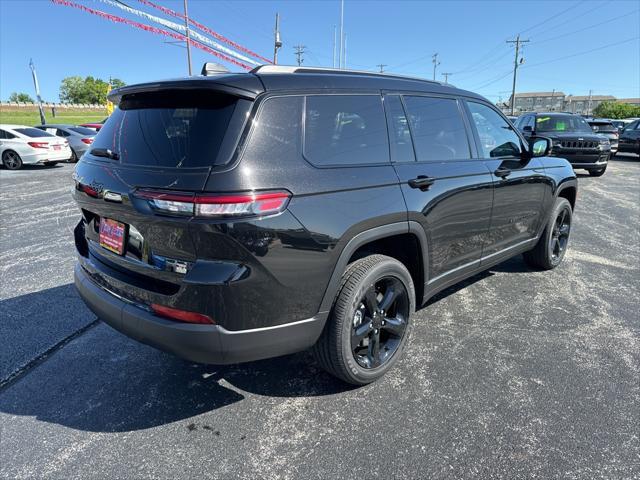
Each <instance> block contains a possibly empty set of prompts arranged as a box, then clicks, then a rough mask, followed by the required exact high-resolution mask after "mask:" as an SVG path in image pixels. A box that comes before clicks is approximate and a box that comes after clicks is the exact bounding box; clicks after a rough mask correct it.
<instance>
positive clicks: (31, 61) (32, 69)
mask: <svg viewBox="0 0 640 480" xmlns="http://www.w3.org/2000/svg"><path fill="white" fill-rule="evenodd" d="M29 68H30V69H31V75H32V76H33V86H34V87H35V88H36V98H37V99H38V110H39V112H40V122H41V123H42V125H45V124H46V123H47V119H46V118H44V110H43V109H42V97H40V85H38V75H36V66H35V65H34V64H33V59H32V58H30V59H29Z"/></svg>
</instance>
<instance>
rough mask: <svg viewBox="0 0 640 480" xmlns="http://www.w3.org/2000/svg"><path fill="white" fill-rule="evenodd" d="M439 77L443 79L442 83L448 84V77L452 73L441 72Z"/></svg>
mask: <svg viewBox="0 0 640 480" xmlns="http://www.w3.org/2000/svg"><path fill="white" fill-rule="evenodd" d="M441 75H442V76H443V77H444V83H445V84H447V83H449V76H450V75H453V73H447V72H443V73H441Z"/></svg>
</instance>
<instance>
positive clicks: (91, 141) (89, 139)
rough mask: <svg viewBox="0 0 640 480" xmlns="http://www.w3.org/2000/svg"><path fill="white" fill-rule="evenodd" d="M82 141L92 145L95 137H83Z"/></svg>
mask: <svg viewBox="0 0 640 480" xmlns="http://www.w3.org/2000/svg"><path fill="white" fill-rule="evenodd" d="M81 140H82V143H86V144H87V145H91V144H92V143H93V138H81Z"/></svg>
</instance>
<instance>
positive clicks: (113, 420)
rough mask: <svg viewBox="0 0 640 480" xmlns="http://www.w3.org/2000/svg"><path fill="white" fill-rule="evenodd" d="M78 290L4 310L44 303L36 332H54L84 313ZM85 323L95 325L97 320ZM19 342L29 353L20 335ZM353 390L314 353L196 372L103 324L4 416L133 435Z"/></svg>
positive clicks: (60, 356)
mask: <svg viewBox="0 0 640 480" xmlns="http://www.w3.org/2000/svg"><path fill="white" fill-rule="evenodd" d="M61 289H62V292H64V293H65V295H62V294H61ZM72 289H73V286H72V285H65V286H63V287H56V288H53V289H49V290H45V291H42V292H37V293H35V294H34V293H31V294H28V295H24V296H23V297H25V298H24V299H23V300H24V301H23V302H20V297H16V299H11V300H8V301H5V302H2V303H3V307H6V308H5V310H6V309H11V308H13V306H19V305H23V304H25V303H33V301H32V300H33V296H34V295H37V296H39V300H38V302H36V303H37V304H39V305H41V308H39V309H37V311H32V312H31V314H32V315H33V316H34V318H33V319H32V321H33V324H34V325H37V324H38V323H40V324H42V325H43V326H44V325H45V324H49V325H51V324H55V322H56V321H57V319H58V318H59V317H64V315H65V312H67V313H66V315H69V312H71V311H72V310H73V309H77V308H78V305H77V301H78V300H79V299H78V298H76V297H77V295H75V294H73V293H74V292H73V291H72ZM47 296H48V297H49V298H46V297H47ZM40 297H42V298H40ZM47 303H48V304H57V308H56V310H55V311H52V310H50V309H47V308H42V305H44V304H47ZM85 315H86V316H87V319H86V320H87V322H85V323H88V324H91V322H92V321H93V320H94V318H95V317H93V316H92V315H90V313H89V312H88V311H87V312H86V313H85ZM52 317H53V318H52ZM62 320H64V318H63V319H61V321H62ZM32 328H33V327H32ZM43 328H44V327H43ZM49 328H50V327H49ZM27 336H28V335H27ZM3 341H4V340H3ZM11 341H13V342H25V344H26V345H27V346H28V345H29V344H28V340H27V339H26V338H22V339H21V338H20V336H16V335H14V336H12V337H11ZM5 351H6V350H5ZM351 388H353V387H351V386H349V385H346V384H344V383H342V382H340V381H339V380H337V379H335V378H333V377H332V376H330V375H329V374H327V373H325V372H324V371H322V370H320V369H319V368H318V367H317V366H316V365H315V363H314V361H313V359H312V356H311V354H310V353H309V352H301V353H298V354H294V355H288V356H286V357H280V358H274V359H269V360H263V361H257V362H251V363H245V364H239V365H228V366H213V365H202V364H193V363H191V362H186V361H183V360H181V359H179V358H177V357H174V356H172V355H170V354H166V353H164V352H161V351H159V350H156V349H154V348H152V347H148V346H146V345H142V344H140V343H138V342H136V341H134V340H131V339H129V338H127V337H125V336H124V335H121V334H120V333H118V332H116V331H115V330H113V329H111V328H110V327H109V326H107V325H106V324H104V323H102V322H99V323H97V324H96V325H95V326H93V327H92V328H89V329H88V330H86V331H84V333H82V334H81V335H76V336H74V335H71V340H70V341H68V342H62V345H61V346H60V348H57V349H55V348H54V349H53V350H52V351H51V352H50V353H48V354H47V355H45V356H44V358H42V359H40V360H38V361H37V362H35V363H34V364H33V365H32V366H31V367H29V368H27V369H26V371H24V372H22V374H21V375H20V376H19V378H17V379H16V380H15V381H12V382H10V383H8V384H7V385H6V386H5V387H3V388H2V389H0V413H2V414H7V415H12V416H21V417H35V418H37V419H38V420H40V421H43V422H48V423H55V424H59V425H63V426H65V427H68V428H73V429H77V430H84V431H91V432H126V431H135V430H143V429H147V428H152V427H156V426H160V425H165V424H170V423H174V422H179V421H185V420H188V419H190V418H192V417H195V416H198V415H201V414H205V413H210V412H213V411H215V410H217V409H220V408H222V407H226V406H229V405H232V404H235V403H237V402H240V401H242V400H244V399H245V398H247V397H250V396H254V395H256V396H269V397H302V396H322V395H332V394H336V393H340V392H343V391H347V390H350V389H351Z"/></svg>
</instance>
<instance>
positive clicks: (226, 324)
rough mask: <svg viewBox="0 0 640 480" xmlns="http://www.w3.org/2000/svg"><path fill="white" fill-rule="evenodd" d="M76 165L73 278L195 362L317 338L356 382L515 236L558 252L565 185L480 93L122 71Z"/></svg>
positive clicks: (356, 76)
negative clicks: (134, 76) (432, 303)
mask: <svg viewBox="0 0 640 480" xmlns="http://www.w3.org/2000/svg"><path fill="white" fill-rule="evenodd" d="M110 98H111V100H112V101H113V102H114V103H116V104H117V105H118V106H119V108H118V109H116V111H115V112H114V113H113V115H112V116H111V117H110V118H109V120H108V121H107V122H106V124H105V125H104V127H103V128H102V129H101V130H100V132H99V133H98V135H97V136H96V138H95V140H94V143H93V145H92V150H91V151H90V152H88V153H87V154H85V155H84V156H83V157H82V160H81V161H80V163H79V164H78V165H77V166H76V170H75V182H76V183H75V191H74V196H75V199H76V201H77V203H78V205H79V207H80V208H81V210H82V220H81V221H80V223H79V224H78V226H77V228H76V229H75V241H76V246H77V250H78V253H79V262H78V265H77V267H76V270H75V282H76V286H77V288H78V290H79V291H80V294H81V295H82V297H83V298H84V300H85V302H86V303H87V304H88V305H89V307H90V308H91V309H92V310H93V311H94V312H95V313H96V315H97V316H98V317H100V318H101V319H103V320H104V321H105V322H107V323H108V324H109V325H111V326H113V327H114V328H116V329H117V330H120V331H121V332H123V333H125V334H126V335H129V336H131V337H133V338H135V339H137V340H139V341H141V342H144V343H148V344H150V345H153V346H156V347H158V348H160V349H163V350H167V351H169V352H173V353H175V354H177V355H179V356H181V357H184V358H186V359H188V360H191V361H196V362H205V363H218V364H225V363H235V362H242V361H248V360H256V359H262V358H267V357H273V356H278V355H284V354H289V353H293V352H297V351H300V350H304V349H307V348H309V347H313V351H314V352H315V355H316V358H317V359H318V362H319V363H320V364H321V365H322V366H323V367H324V368H326V369H327V370H328V371H329V372H331V373H333V374H334V375H336V376H338V377H340V378H342V379H343V380H345V381H347V382H350V383H353V384H365V383H368V382H371V381H373V380H375V379H376V378H379V377H380V376H382V375H383V374H384V373H385V372H386V371H387V370H388V369H389V368H391V367H392V366H393V364H394V363H395V362H396V361H397V359H398V357H400V353H401V351H402V349H403V346H404V345H405V343H406V341H407V338H408V336H409V329H410V326H411V316H412V314H413V312H414V310H415V309H416V307H420V306H422V305H423V304H424V303H425V302H426V301H427V300H428V299H429V298H430V297H432V296H433V295H434V294H435V293H437V292H438V291H440V290H442V289H444V288H446V287H448V286H450V285H452V284H455V283H457V282H460V281H461V280H462V279H464V278H466V277H469V276H470V275H473V274H475V273H477V272H479V271H481V270H484V269H487V268H489V267H491V266H492V265H495V264H497V263H499V262H502V261H504V260H506V259H508V258H510V257H512V256H514V255H517V254H520V253H524V254H525V258H526V259H527V261H528V262H529V263H530V264H531V265H535V266H536V267H539V268H543V269H551V268H554V267H555V266H557V265H558V264H559V263H560V261H561V260H562V258H563V255H564V253H565V251H566V248H567V242H568V239H569V232H570V228H571V218H572V211H573V207H574V204H575V201H576V191H577V182H576V178H575V174H574V173H573V170H572V169H571V166H570V165H569V164H568V163H567V161H566V160H564V159H561V158H553V157H547V156H545V155H546V154H547V153H548V150H549V148H550V141H549V140H548V139H545V138H538V139H534V138H531V140H530V141H529V142H527V141H526V140H525V139H524V138H523V137H522V136H521V135H520V134H519V133H518V132H517V131H516V130H515V129H514V128H513V127H511V125H510V123H509V122H508V121H507V120H506V119H505V117H504V116H503V115H502V113H500V111H499V110H497V109H496V108H495V107H494V106H493V105H492V104H491V103H489V102H488V101H487V100H485V99H484V98H483V97H480V96H478V95H475V94H473V93H470V92H466V91H462V90H458V89H456V88H454V87H452V86H450V85H442V84H440V83H437V82H430V81H423V80H416V79H409V78H402V77H394V76H388V75H378V74H372V73H359V72H349V71H336V70H322V69H310V68H294V67H280V66H264V67H258V68H256V69H254V70H253V71H252V72H249V73H243V74H219V75H214V76H209V77H192V78H188V79H183V80H176V81H165V82H156V83H148V84H142V85H134V86H127V87H123V88H121V89H119V90H117V91H114V92H112V93H111V96H110Z"/></svg>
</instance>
